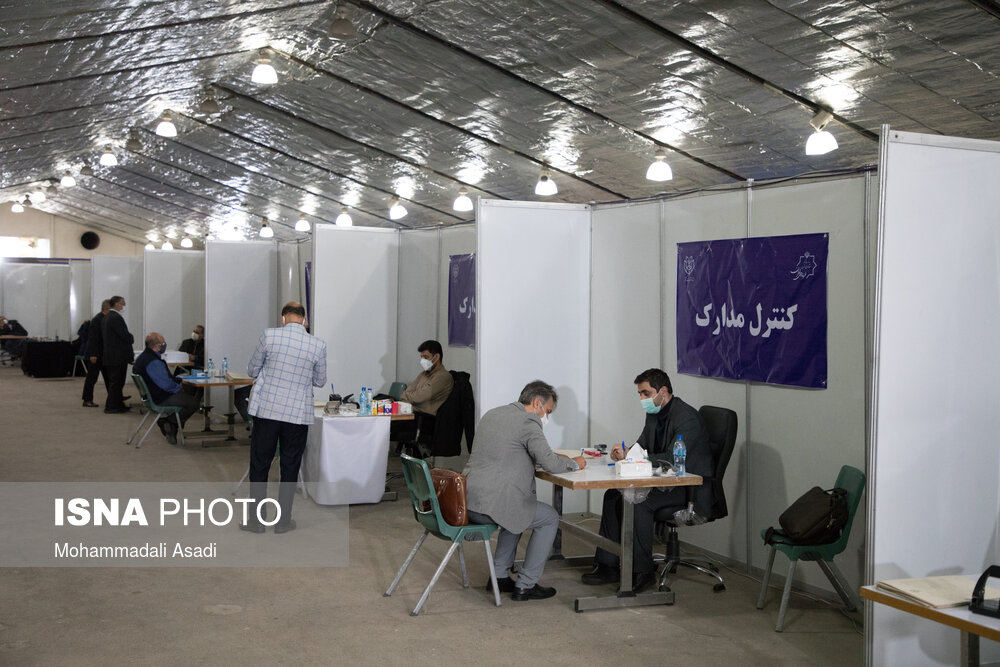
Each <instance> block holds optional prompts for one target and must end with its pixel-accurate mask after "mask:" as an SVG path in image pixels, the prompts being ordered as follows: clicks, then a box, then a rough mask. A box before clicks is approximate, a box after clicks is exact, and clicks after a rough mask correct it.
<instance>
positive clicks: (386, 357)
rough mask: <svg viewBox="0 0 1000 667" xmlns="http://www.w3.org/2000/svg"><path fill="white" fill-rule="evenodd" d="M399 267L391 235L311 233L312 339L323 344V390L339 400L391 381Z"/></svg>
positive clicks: (325, 228)
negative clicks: (332, 390)
mask: <svg viewBox="0 0 1000 667" xmlns="http://www.w3.org/2000/svg"><path fill="white" fill-rule="evenodd" d="M398 265H399V232H397V231H396V230H394V229H375V228H365V227H336V226H334V225H316V226H315V227H314V228H313V282H314V284H313V311H314V312H313V333H314V334H315V335H317V336H318V337H320V338H322V339H323V340H325V341H326V344H327V351H328V357H327V377H328V382H327V384H328V385H329V384H331V383H332V384H333V385H334V386H335V388H336V389H337V392H338V393H340V394H342V395H346V394H355V395H356V394H357V393H358V392H359V391H361V387H362V385H363V386H366V387H373V388H374V389H375V391H376V392H379V391H385V390H387V389H388V388H389V384H390V383H392V382H393V381H394V380H395V379H396V311H397V306H396V304H397V290H398V283H397V269H398ZM329 393H330V389H329V386H327V387H326V388H323V389H317V390H316V396H317V398H323V399H325V398H326V397H327V395H328V394H329Z"/></svg>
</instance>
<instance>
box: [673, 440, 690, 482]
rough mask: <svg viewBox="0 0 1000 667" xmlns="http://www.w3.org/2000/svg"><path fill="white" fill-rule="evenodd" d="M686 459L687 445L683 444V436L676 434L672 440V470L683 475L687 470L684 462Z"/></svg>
mask: <svg viewBox="0 0 1000 667" xmlns="http://www.w3.org/2000/svg"><path fill="white" fill-rule="evenodd" d="M686 459H687V447H685V446H684V436H682V435H678V436H677V440H676V441H675V442H674V472H675V473H677V474H678V475H683V474H684V473H685V472H687V469H686V468H685V465H684V462H685V460H686Z"/></svg>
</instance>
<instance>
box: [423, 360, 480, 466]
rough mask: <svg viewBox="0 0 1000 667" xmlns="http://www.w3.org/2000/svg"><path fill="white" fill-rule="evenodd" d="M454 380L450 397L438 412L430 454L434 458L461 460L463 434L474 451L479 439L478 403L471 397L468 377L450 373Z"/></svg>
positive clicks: (453, 372) (463, 374)
mask: <svg viewBox="0 0 1000 667" xmlns="http://www.w3.org/2000/svg"><path fill="white" fill-rule="evenodd" d="M450 372H451V377H452V379H453V380H454V385H453V386H452V388H451V393H450V394H448V398H446V399H445V401H444V403H442V404H441V407H440V408H438V411H437V421H436V422H435V424H434V437H433V440H432V444H431V453H432V454H433V455H434V456H458V455H459V454H461V453H462V434H463V433H464V434H465V442H466V447H468V448H469V451H470V452H471V451H472V439H473V438H474V437H475V435H476V399H475V398H473V395H472V385H471V384H470V383H469V374H468V373H466V372H464V371H450Z"/></svg>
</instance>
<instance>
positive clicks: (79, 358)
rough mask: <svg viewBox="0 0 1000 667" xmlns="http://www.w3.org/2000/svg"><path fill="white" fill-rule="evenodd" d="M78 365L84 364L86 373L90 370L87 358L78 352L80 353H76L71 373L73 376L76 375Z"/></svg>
mask: <svg viewBox="0 0 1000 667" xmlns="http://www.w3.org/2000/svg"><path fill="white" fill-rule="evenodd" d="M77 366H83V372H84V373H87V372H88V370H89V369H88V368H87V360H86V359H85V358H84V356H83V355H82V354H78V355H76V356H74V357H73V372H72V373H70V375H71V376H73V377H76V367H77Z"/></svg>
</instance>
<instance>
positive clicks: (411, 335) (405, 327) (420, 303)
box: [395, 229, 451, 383]
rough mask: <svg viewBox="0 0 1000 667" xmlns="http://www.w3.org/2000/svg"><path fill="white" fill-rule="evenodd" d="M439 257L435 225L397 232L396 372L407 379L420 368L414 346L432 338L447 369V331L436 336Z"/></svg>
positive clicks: (449, 359) (438, 233)
mask: <svg viewBox="0 0 1000 667" xmlns="http://www.w3.org/2000/svg"><path fill="white" fill-rule="evenodd" d="M442 261H444V262H447V261H448V260H447V258H443V259H442V257H441V232H440V231H439V230H437V229H430V230H414V231H402V232H400V233H399V276H398V279H399V314H398V321H397V325H396V331H397V332H398V335H397V339H396V375H395V378H396V379H397V380H399V381H400V382H406V383H409V382H410V381H412V380H413V378H415V377H417V375H418V374H420V372H421V371H422V370H423V369H421V368H420V364H419V363H418V361H417V360H418V358H419V353H418V352H417V346H418V345H420V343H422V342H423V341H425V340H427V339H430V338H433V339H435V340H438V341H439V342H440V343H441V345H442V347H443V348H445V349H444V352H445V353H444V365H445V367H446V368H448V369H450V368H451V365H450V361H451V358H450V355H449V354H448V352H449V351H448V349H447V347H446V346H447V345H448V339H447V332H446V335H445V337H444V338H439V337H438V321H439V318H440V314H439V312H438V289H439V274H440V272H441V263H442Z"/></svg>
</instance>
